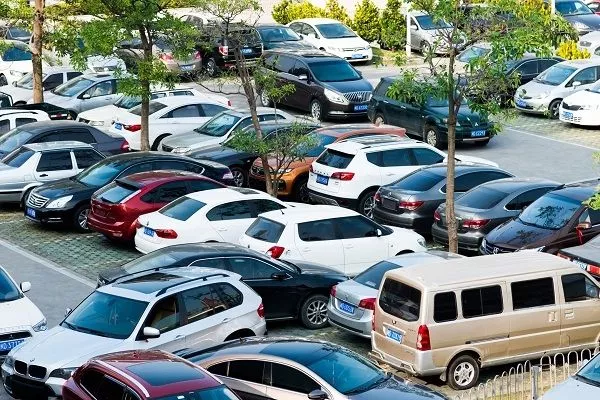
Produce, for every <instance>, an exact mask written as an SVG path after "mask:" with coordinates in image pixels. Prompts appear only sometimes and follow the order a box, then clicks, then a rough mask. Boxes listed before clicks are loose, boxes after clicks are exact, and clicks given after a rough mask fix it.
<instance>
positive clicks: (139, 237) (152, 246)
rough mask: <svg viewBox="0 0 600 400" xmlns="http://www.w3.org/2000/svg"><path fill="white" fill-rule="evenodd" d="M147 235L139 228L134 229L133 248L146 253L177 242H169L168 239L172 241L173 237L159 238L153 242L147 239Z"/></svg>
mask: <svg viewBox="0 0 600 400" xmlns="http://www.w3.org/2000/svg"><path fill="white" fill-rule="evenodd" d="M147 237H148V236H147V235H145V234H144V233H143V232H141V229H139V230H137V231H136V234H135V237H134V243H135V249H136V250H137V251H139V252H140V253H142V254H148V253H150V252H153V251H154V250H158V249H162V248H163V247H166V246H170V245H172V244H178V243H175V242H172V243H171V242H169V240H171V241H172V240H173V239H164V240H162V239H161V240H160V241H158V242H153V241H150V240H148V239H147Z"/></svg>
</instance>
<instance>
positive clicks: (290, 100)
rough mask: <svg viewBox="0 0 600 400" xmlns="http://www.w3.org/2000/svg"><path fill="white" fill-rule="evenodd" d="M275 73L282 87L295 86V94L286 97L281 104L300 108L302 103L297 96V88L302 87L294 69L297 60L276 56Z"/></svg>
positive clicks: (282, 55) (281, 55)
mask: <svg viewBox="0 0 600 400" xmlns="http://www.w3.org/2000/svg"><path fill="white" fill-rule="evenodd" d="M275 57H276V58H275V60H274V61H275V65H274V67H275V71H276V72H277V80H278V83H279V84H280V85H282V86H283V85H294V92H293V93H291V94H288V95H287V96H285V97H284V98H283V99H282V100H281V101H280V103H281V104H283V105H286V106H288V107H294V108H299V107H300V101H299V99H298V95H296V88H297V87H298V86H299V85H300V82H299V80H298V77H297V76H295V75H294V72H295V70H294V67H295V66H296V59H295V58H293V57H290V56H287V55H284V54H277V55H276V56H275Z"/></svg>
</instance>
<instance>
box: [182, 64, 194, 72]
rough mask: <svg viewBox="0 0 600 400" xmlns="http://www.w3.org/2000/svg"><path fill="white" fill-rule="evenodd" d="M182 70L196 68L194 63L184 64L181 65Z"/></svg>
mask: <svg viewBox="0 0 600 400" xmlns="http://www.w3.org/2000/svg"><path fill="white" fill-rule="evenodd" d="M180 68H181V70H182V71H191V70H192V69H194V66H193V65H182V66H181V67H180Z"/></svg>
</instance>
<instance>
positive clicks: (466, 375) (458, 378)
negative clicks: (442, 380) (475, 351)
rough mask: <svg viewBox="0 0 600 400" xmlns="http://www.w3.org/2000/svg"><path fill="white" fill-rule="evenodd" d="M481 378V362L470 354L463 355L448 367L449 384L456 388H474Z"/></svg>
mask: <svg viewBox="0 0 600 400" xmlns="http://www.w3.org/2000/svg"><path fill="white" fill-rule="evenodd" d="M478 379H479V364H478V363H477V361H476V360H475V359H474V358H473V357H471V356H470V355H466V354H465V355H462V356H460V357H457V358H456V359H454V361H452V363H451V364H450V366H449V367H448V385H450V387H451V388H452V389H454V390H465V389H469V388H472V387H473V386H475V384H476V383H477V380H478Z"/></svg>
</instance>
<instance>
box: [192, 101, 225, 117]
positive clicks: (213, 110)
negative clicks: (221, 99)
mask: <svg viewBox="0 0 600 400" xmlns="http://www.w3.org/2000/svg"><path fill="white" fill-rule="evenodd" d="M198 107H201V108H202V113H203V114H204V116H205V117H214V116H215V115H217V114H218V113H220V112H221V111H225V110H227V108H225V107H223V106H219V105H216V104H202V105H198Z"/></svg>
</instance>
